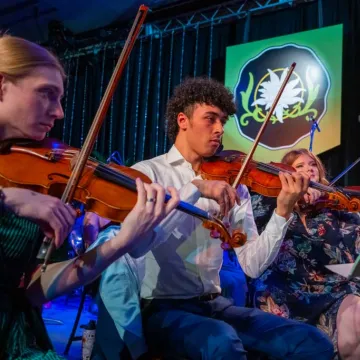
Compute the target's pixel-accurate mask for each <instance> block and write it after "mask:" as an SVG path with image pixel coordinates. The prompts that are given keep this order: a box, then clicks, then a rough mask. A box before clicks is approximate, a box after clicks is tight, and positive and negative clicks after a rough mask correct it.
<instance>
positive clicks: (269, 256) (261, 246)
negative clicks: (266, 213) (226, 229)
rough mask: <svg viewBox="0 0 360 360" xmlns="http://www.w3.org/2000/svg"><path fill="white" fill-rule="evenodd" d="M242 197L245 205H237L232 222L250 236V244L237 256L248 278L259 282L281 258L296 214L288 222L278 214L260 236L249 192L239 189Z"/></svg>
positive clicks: (271, 219)
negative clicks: (283, 243) (277, 259)
mask: <svg viewBox="0 0 360 360" xmlns="http://www.w3.org/2000/svg"><path fill="white" fill-rule="evenodd" d="M238 193H239V195H240V199H241V204H240V205H236V206H235V207H234V209H233V210H232V212H231V214H230V222H231V225H232V227H233V228H238V227H242V229H243V230H244V231H245V232H246V234H247V241H246V243H245V245H244V246H241V247H239V248H236V249H235V252H236V254H237V256H238V259H239V263H240V265H241V267H242V269H243V270H244V272H245V274H246V275H248V276H249V277H251V278H256V277H259V276H260V275H261V274H262V273H263V272H264V271H265V270H266V269H267V268H268V267H269V266H270V265H271V263H272V262H273V261H274V260H275V258H276V256H277V255H278V253H279V250H280V247H281V244H282V241H283V239H284V236H285V234H286V231H287V228H288V226H289V224H290V222H291V220H292V219H293V214H291V216H290V218H289V219H288V220H286V219H285V218H283V217H282V216H279V215H277V214H276V213H275V211H274V212H273V214H272V216H271V218H270V220H269V222H268V224H267V226H266V227H265V230H264V231H263V232H262V233H261V234H260V235H259V233H258V231H257V228H256V224H255V220H254V215H253V211H252V206H251V200H250V194H249V191H248V190H247V188H246V187H245V186H239V188H238Z"/></svg>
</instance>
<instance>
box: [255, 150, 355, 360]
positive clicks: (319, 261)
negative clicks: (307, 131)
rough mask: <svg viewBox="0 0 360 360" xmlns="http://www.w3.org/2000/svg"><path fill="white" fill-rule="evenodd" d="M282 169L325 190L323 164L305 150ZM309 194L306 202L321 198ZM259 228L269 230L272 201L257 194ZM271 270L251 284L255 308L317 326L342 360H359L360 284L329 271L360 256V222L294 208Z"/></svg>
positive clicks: (313, 192) (329, 212)
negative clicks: (306, 177) (301, 175)
mask: <svg viewBox="0 0 360 360" xmlns="http://www.w3.org/2000/svg"><path fill="white" fill-rule="evenodd" d="M282 162H283V163H285V164H287V165H291V166H293V167H294V168H295V169H296V171H298V172H303V173H306V174H308V175H309V177H310V180H313V181H316V182H320V183H322V184H327V183H328V182H327V181H326V177H325V169H324V166H323V164H322V163H321V161H320V159H319V158H318V157H317V156H316V155H314V154H312V153H311V152H310V151H308V150H306V149H299V150H293V151H290V152H288V153H287V154H286V155H285V156H284V158H283V160H282ZM320 195H321V193H320V192H319V191H317V190H314V189H311V188H309V189H308V193H307V194H306V195H305V200H306V201H307V202H308V203H309V204H313V203H315V202H316V200H317V199H318V198H319V197H320ZM252 203H253V210H254V216H255V219H256V222H257V225H258V228H259V231H261V228H262V227H263V226H264V225H265V224H266V222H267V219H268V217H269V216H270V214H271V212H272V209H273V207H274V206H275V201H274V199H270V198H264V197H262V196H259V195H256V194H253V195H252ZM294 214H295V216H294V218H293V220H292V221H291V224H290V225H289V228H288V230H287V232H286V235H285V239H284V242H283V244H282V247H281V249H280V251H279V254H278V256H277V258H276V259H275V261H274V262H273V264H272V266H271V267H270V268H269V269H268V270H266V271H265V272H264V273H263V274H262V275H261V276H260V277H259V278H258V279H257V280H254V281H252V284H251V286H250V291H251V292H252V296H251V298H252V302H253V304H254V305H255V306H256V307H259V308H260V309H261V310H264V311H267V312H270V313H273V314H277V315H279V316H282V317H284V318H291V319H297V320H301V321H305V322H308V323H311V324H314V325H316V326H317V327H318V328H319V329H321V330H323V331H324V332H325V333H327V334H328V335H329V336H331V337H332V339H333V343H334V346H335V348H336V349H337V350H338V352H339V354H340V356H341V358H342V359H349V360H355V359H359V358H360V297H359V290H360V284H359V283H357V282H352V281H351V282H349V281H346V280H345V279H344V278H343V277H341V276H340V275H335V274H334V273H332V272H330V271H329V270H327V269H326V268H325V265H329V264H338V263H349V262H354V260H355V259H356V257H357V256H358V254H359V253H360V216H359V214H358V213H346V212H340V211H335V210H331V209H322V210H318V211H316V212H315V213H309V214H307V213H305V212H303V211H301V210H300V207H297V208H296V211H295V212H294Z"/></svg>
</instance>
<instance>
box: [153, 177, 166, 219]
mask: <svg viewBox="0 0 360 360" xmlns="http://www.w3.org/2000/svg"><path fill="white" fill-rule="evenodd" d="M151 185H152V187H153V188H154V189H155V196H156V198H154V201H155V209H154V211H155V214H157V215H162V214H163V212H164V210H165V206H164V202H165V189H164V188H163V187H162V186H160V185H159V184H155V183H153V184H151Z"/></svg>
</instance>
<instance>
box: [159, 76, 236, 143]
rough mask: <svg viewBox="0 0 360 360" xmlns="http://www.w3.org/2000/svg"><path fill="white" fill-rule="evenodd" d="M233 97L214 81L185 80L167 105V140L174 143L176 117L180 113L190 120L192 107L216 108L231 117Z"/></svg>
mask: <svg viewBox="0 0 360 360" xmlns="http://www.w3.org/2000/svg"><path fill="white" fill-rule="evenodd" d="M233 97H234V96H233V94H232V93H231V92H230V90H228V89H227V88H226V87H225V86H224V85H223V84H222V83H220V82H219V81H216V80H214V79H210V78H207V77H195V78H187V79H185V80H184V81H183V82H182V83H181V84H180V85H178V86H177V87H176V88H175V90H174V94H173V96H172V97H171V98H170V100H169V102H168V104H167V108H166V115H165V116H166V119H167V121H168V131H167V135H168V137H169V139H170V140H171V141H173V142H175V139H176V136H177V134H178V132H179V126H178V123H177V116H178V114H179V113H180V112H183V113H184V114H185V115H186V116H187V117H189V118H191V116H192V114H193V111H194V105H196V104H206V105H212V106H216V107H218V108H219V109H221V110H222V111H223V112H225V113H226V114H227V115H233V114H235V112H236V107H235V103H234V100H233Z"/></svg>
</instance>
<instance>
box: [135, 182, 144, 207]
mask: <svg viewBox="0 0 360 360" xmlns="http://www.w3.org/2000/svg"><path fill="white" fill-rule="evenodd" d="M135 182H136V190H137V192H138V198H137V203H136V204H137V205H143V204H145V202H146V190H145V187H144V183H143V182H142V181H141V179H140V178H136V180H135Z"/></svg>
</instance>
